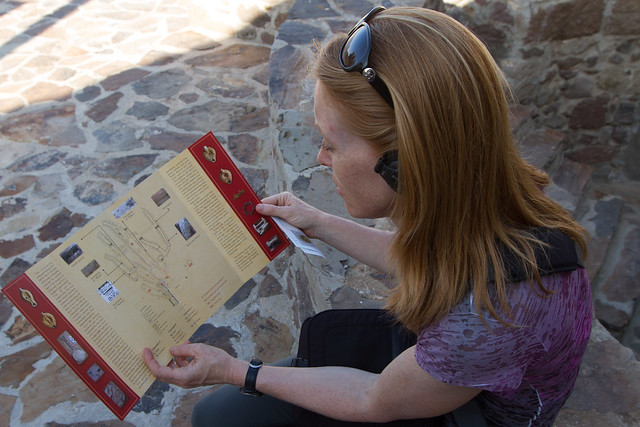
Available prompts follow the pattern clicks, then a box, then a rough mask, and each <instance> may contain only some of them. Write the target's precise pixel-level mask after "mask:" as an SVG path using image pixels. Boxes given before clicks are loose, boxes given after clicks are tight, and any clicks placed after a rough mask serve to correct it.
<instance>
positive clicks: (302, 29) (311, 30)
mask: <svg viewBox="0 0 640 427" xmlns="http://www.w3.org/2000/svg"><path fill="white" fill-rule="evenodd" d="M278 38H279V39H280V40H283V41H285V42H287V43H290V44H292V45H307V44H310V43H311V42H313V41H314V40H323V39H324V38H325V32H324V30H322V29H321V28H319V27H316V26H315V25H310V24H304V23H302V22H296V21H287V22H285V23H284V24H282V26H281V27H280V30H279V33H278Z"/></svg>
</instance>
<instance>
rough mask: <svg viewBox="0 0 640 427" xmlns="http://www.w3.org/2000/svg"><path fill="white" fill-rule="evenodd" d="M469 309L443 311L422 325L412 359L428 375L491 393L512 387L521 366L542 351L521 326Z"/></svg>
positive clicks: (519, 378)
mask: <svg viewBox="0 0 640 427" xmlns="http://www.w3.org/2000/svg"><path fill="white" fill-rule="evenodd" d="M485 321H486V322H487V324H488V325H489V326H490V328H491V330H489V329H488V328H487V326H485V324H483V323H482V320H481V319H480V317H479V316H478V315H477V314H475V313H469V312H463V313H461V312H458V313H455V312H453V313H449V314H448V315H447V316H445V317H444V318H443V319H441V320H440V321H439V322H438V323H436V324H434V325H431V326H429V327H427V328H425V329H423V330H422V331H421V332H420V334H419V336H418V341H417V344H416V350H415V356H416V361H417V362H418V364H419V365H420V366H421V367H422V369H424V370H425V371H426V372H427V373H429V374H430V375H431V376H433V377H434V378H436V379H438V380H439V381H442V382H444V383H448V384H453V385H458V386H462V387H481V388H482V389H484V390H488V391H492V392H509V391H512V390H515V389H517V388H518V386H519V385H520V383H521V382H522V378H523V377H524V374H525V372H526V370H527V367H528V366H529V365H530V364H531V363H532V362H534V361H535V360H537V359H538V358H539V357H540V356H541V355H542V353H543V350H544V349H543V346H542V343H541V342H540V341H539V340H538V339H537V337H536V336H535V335H533V334H532V333H531V332H530V331H529V329H528V328H527V327H518V326H509V325H503V324H501V323H499V322H498V321H496V320H495V319H493V318H490V317H488V316H485Z"/></svg>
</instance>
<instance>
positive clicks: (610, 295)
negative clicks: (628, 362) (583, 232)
mask: <svg viewBox="0 0 640 427" xmlns="http://www.w3.org/2000/svg"><path fill="white" fill-rule="evenodd" d="M429 3H431V5H433V6H436V7H440V8H441V9H444V10H445V11H446V13H448V14H449V15H451V16H454V17H455V18H456V19H458V20H459V21H461V22H463V23H464V24H465V25H467V26H468V27H469V28H471V29H472V30H473V31H474V32H475V33H476V34H477V35H478V36H479V37H480V38H482V39H483V40H484V41H485V43H487V45H488V47H489V49H490V51H491V52H492V54H493V55H494V57H495V58H496V60H497V61H498V62H499V64H500V67H501V68H502V70H503V71H504V73H505V75H506V76H507V79H508V80H509V82H510V84H511V85H512V87H513V90H514V95H515V97H516V98H517V101H518V103H519V104H520V106H519V107H518V108H516V109H515V110H514V113H515V114H514V122H515V124H516V132H517V135H518V137H519V140H520V141H521V142H522V145H523V152H524V153H525V154H527V155H529V156H530V157H531V160H532V162H533V163H534V164H536V165H537V166H540V167H542V168H544V169H545V170H546V171H547V172H548V173H549V174H550V176H551V179H552V181H553V185H552V187H551V188H550V189H549V194H550V195H551V196H552V197H553V198H554V199H556V200H558V201H559V202H560V203H562V204H563V206H564V207H565V208H567V209H568V210H569V211H571V212H572V213H573V214H574V215H575V216H576V218H578V219H579V220H580V222H581V223H582V224H583V225H584V226H585V227H586V228H587V230H588V231H589V233H590V234H591V236H592V240H591V242H590V244H589V257H588V260H587V268H588V271H589V275H590V277H591V280H592V285H593V293H594V300H595V307H596V315H597V317H598V319H600V321H601V322H602V323H603V324H604V325H605V326H606V327H607V328H608V329H609V330H610V331H611V332H612V333H613V334H614V336H616V337H617V338H618V339H620V340H622V342H623V343H625V344H626V345H628V346H630V347H631V348H633V349H634V350H635V352H636V355H638V354H640V319H639V317H640V315H639V314H640V313H639V312H640V309H639V308H638V306H639V305H640V304H637V301H638V296H640V286H639V284H640V283H639V279H638V274H639V273H640V203H639V200H640V187H639V185H638V181H639V180H640V167H639V166H640V104H639V102H640V2H639V1H638V0H569V1H558V0H475V1H473V2H469V1H462V0H449V1H447V2H445V3H444V4H440V5H438V3H442V2H438V1H435V2H427V4H429ZM534 147H535V150H534ZM634 313H635V314H634Z"/></svg>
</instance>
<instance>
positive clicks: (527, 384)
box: [415, 268, 592, 426]
mask: <svg viewBox="0 0 640 427" xmlns="http://www.w3.org/2000/svg"><path fill="white" fill-rule="evenodd" d="M542 281H543V284H544V286H545V287H546V288H547V289H548V290H550V291H554V292H555V293H554V294H553V295H551V296H549V297H546V298H545V297H543V296H541V292H540V291H538V290H537V286H535V285H534V286H531V285H530V284H529V282H520V283H514V284H512V285H510V286H509V291H508V302H509V306H510V307H511V308H512V314H513V318H512V320H510V323H511V324H513V325H521V326H520V327H512V326H507V325H503V324H500V323H499V322H498V321H497V320H495V319H494V318H493V317H491V316H490V314H488V313H486V314H484V317H485V320H486V321H487V323H488V324H489V326H490V327H491V328H492V329H493V333H492V332H491V331H489V330H488V329H487V328H486V326H485V325H484V324H483V323H482V320H481V319H480V316H478V314H477V312H476V311H475V309H474V308H473V295H470V296H469V297H467V298H466V299H465V301H463V302H462V303H461V304H459V305H458V306H456V307H454V308H453V310H451V312H450V313H449V314H448V315H447V316H445V317H444V318H443V319H441V320H440V321H439V322H437V323H436V324H434V325H431V326H428V327H426V328H424V329H423V330H422V331H420V334H419V336H418V342H417V346H416V351H415V354H416V360H417V362H418V364H419V365H420V366H421V367H422V369H424V370H425V371H426V372H427V373H429V374H430V375H432V376H433V377H434V378H436V379H438V380H440V381H442V382H445V383H448V384H454V385H458V386H464V387H479V388H481V389H482V390H483V391H482V392H481V393H480V394H479V395H478V397H477V401H478V403H479V405H480V407H481V409H482V412H483V414H484V416H485V418H486V419H487V422H488V423H489V424H490V425H501V426H504V425H508V426H519V425H532V426H548V425H551V424H552V423H553V420H554V419H555V417H556V416H557V415H558V412H559V411H560V408H562V405H563V404H564V402H565V401H566V400H567V398H568V397H569V394H570V393H571V390H572V389H573V385H574V383H575V380H576V377H577V376H578V369H579V368H580V362H581V361H582V355H583V354H584V351H585V348H586V346H587V341H588V339H589V333H590V331H591V319H592V306H591V287H590V284H589V278H588V277H587V273H586V271H585V269H584V268H578V269H577V270H575V271H573V272H569V273H562V274H557V275H551V276H545V277H543V278H542ZM494 304H496V302H495V301H494ZM496 306H497V304H496ZM499 313H500V312H499Z"/></svg>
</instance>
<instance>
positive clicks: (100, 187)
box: [73, 180, 116, 206]
mask: <svg viewBox="0 0 640 427" xmlns="http://www.w3.org/2000/svg"><path fill="white" fill-rule="evenodd" d="M73 195H74V196H76V198H77V199H78V200H80V201H81V202H82V203H84V204H86V205H89V206H97V205H101V204H102V203H105V202H108V201H110V200H112V199H113V198H114V197H115V196H116V192H115V190H114V189H113V185H112V184H111V183H109V182H104V181H94V180H88V181H86V182H83V183H82V184H80V185H78V186H76V187H75V188H74V190H73Z"/></svg>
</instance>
